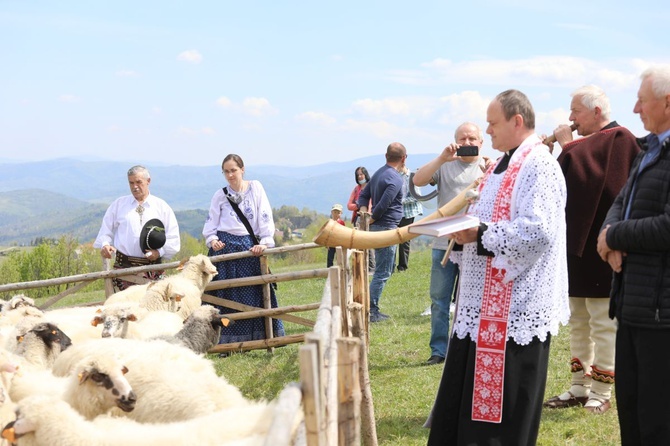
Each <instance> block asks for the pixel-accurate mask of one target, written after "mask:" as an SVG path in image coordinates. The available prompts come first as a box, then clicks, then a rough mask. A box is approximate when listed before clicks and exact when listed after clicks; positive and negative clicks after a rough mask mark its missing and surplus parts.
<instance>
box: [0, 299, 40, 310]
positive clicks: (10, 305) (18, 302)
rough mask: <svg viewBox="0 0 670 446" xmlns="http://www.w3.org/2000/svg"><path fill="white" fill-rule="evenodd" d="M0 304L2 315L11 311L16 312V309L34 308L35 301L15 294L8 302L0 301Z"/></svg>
mask: <svg viewBox="0 0 670 446" xmlns="http://www.w3.org/2000/svg"><path fill="white" fill-rule="evenodd" d="M0 303H1V304H2V309H1V310H0V311H1V312H2V313H6V312H8V311H11V310H16V309H17V308H20V307H25V306H28V307H34V306H35V301H34V300H33V299H31V298H30V297H28V296H26V295H25V294H16V295H14V296H12V298H11V299H9V300H8V301H4V300H0Z"/></svg>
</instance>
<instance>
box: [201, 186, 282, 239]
mask: <svg viewBox="0 0 670 446" xmlns="http://www.w3.org/2000/svg"><path fill="white" fill-rule="evenodd" d="M228 187H230V186H228ZM242 195H243V199H242V201H241V202H240V203H239V204H238V206H239V207H240V210H241V211H242V213H243V214H244V216H245V217H247V220H249V224H250V225H251V229H253V230H254V235H257V236H258V237H260V239H261V241H260V244H262V245H266V246H267V247H268V248H272V247H274V246H275V241H274V234H275V223H274V220H273V219H272V206H270V201H269V200H268V197H267V195H266V194H265V189H263V185H262V184H261V183H260V182H258V181H255V180H251V181H249V187H248V188H247V190H246V191H245V192H244V193H242ZM217 231H222V232H227V233H229V234H232V235H248V234H249V231H247V228H245V227H244V224H243V223H242V222H241V221H240V218H239V217H238V216H237V214H236V213H235V211H234V210H233V208H232V206H231V205H230V202H229V201H228V198H227V197H226V195H225V194H224V193H223V188H221V189H219V190H217V191H216V192H215V193H214V196H213V197H212V201H211V204H210V206H209V215H208V216H207V221H205V226H204V227H203V228H202V235H203V236H204V237H205V242H206V243H207V246H209V247H211V243H212V242H213V241H214V240H216V239H217V235H216V233H217Z"/></svg>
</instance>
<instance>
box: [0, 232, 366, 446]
mask: <svg viewBox="0 0 670 446" xmlns="http://www.w3.org/2000/svg"><path fill="white" fill-rule="evenodd" d="M317 247H319V248H321V246H320V245H317V244H315V243H305V244H300V245H292V246H285V247H281V248H271V249H267V250H266V251H265V255H264V256H262V257H261V273H262V274H261V275H260V276H257V277H246V278H241V279H229V280H221V281H213V282H211V283H210V284H209V285H208V286H207V288H206V290H205V291H212V290H218V289H224V288H229V287H236V286H247V285H263V286H264V289H265V293H264V300H265V302H264V308H255V307H249V306H246V305H242V304H239V303H237V302H233V301H229V300H225V299H220V298H218V297H214V296H212V295H210V294H209V293H205V294H204V295H203V296H202V300H203V302H206V303H211V304H216V305H222V306H226V307H229V308H232V309H235V310H238V311H239V313H234V314H231V315H229V317H230V318H231V319H246V318H255V317H264V318H265V320H266V328H267V331H266V333H268V334H269V336H268V337H267V339H264V340H258V341H248V342H240V343H235V344H220V345H217V346H214V347H213V348H212V349H211V350H210V353H220V352H227V351H246V350H253V349H270V350H271V349H272V348H274V347H277V346H280V345H287V344H292V343H303V345H302V346H301V347H300V350H299V362H300V380H301V382H300V384H297V383H289V384H288V385H287V386H286V387H285V388H284V389H283V391H282V392H281V393H280V395H279V396H278V405H277V406H278V410H277V412H276V413H275V418H274V420H273V426H272V428H271V431H270V435H268V440H267V443H266V444H267V445H268V446H269V445H270V444H272V445H273V446H274V445H286V446H301V445H307V446H331V445H333V446H334V445H359V444H364V445H366V446H375V445H376V444H377V437H376V428H375V421H374V408H373V403H372V394H371V391H370V380H369V375H368V365H367V351H368V345H369V344H368V342H369V341H368V328H369V327H368V320H369V319H368V314H369V288H368V260H367V253H366V252H364V251H357V250H349V251H347V250H343V249H342V248H337V255H336V259H337V262H336V266H333V267H331V268H322V269H312V270H305V271H295V272H287V273H279V274H272V273H270V272H269V268H268V264H267V257H266V256H271V255H273V254H279V253H286V252H293V251H300V250H305V249H312V248H317ZM250 255H251V254H250V253H245V252H242V253H235V254H224V255H220V256H213V257H210V260H211V261H212V262H214V263H216V262H219V261H227V260H234V259H238V258H243V257H246V256H250ZM178 266H179V262H172V263H164V264H160V265H147V266H142V267H134V268H127V269H122V270H108V271H101V272H95V273H88V274H80V275H75V276H69V277H60V278H55V279H48V280H39V281H33V282H22V283H14V284H4V285H0V293H6V292H15V291H21V290H28V289H35V288H40V287H46V286H54V285H62V284H70V283H71V284H74V285H73V286H72V287H70V288H68V289H67V290H65V291H63V292H62V293H59V294H58V295H56V296H53V297H51V298H49V299H47V301H46V302H45V303H44V304H43V305H42V306H41V308H43V309H46V308H49V307H51V306H53V305H54V304H55V303H56V302H58V301H59V300H61V299H63V298H64V297H65V296H67V295H69V294H72V293H74V292H76V291H78V290H80V289H81V288H83V287H84V286H86V285H87V284H89V283H91V282H92V281H95V280H105V281H107V282H111V279H113V278H115V277H123V278H124V279H128V278H130V279H131V280H133V281H137V282H141V280H138V279H137V277H138V275H140V274H141V273H143V272H145V271H156V270H169V269H174V268H177V267H178ZM133 277H135V278H134V279H133ZM312 278H326V284H325V287H324V290H323V294H322V296H321V301H320V302H317V303H313V304H307V305H293V306H285V307H279V308H270V294H269V287H270V284H271V283H278V282H285V281H289V280H304V279H312ZM107 290H109V286H107ZM107 292H109V291H107ZM101 303H102V302H95V303H91V304H101ZM315 309H318V311H317V317H316V321H311V320H309V319H306V318H303V317H300V316H296V315H295V314H294V313H297V312H302V311H309V310H315ZM271 318H277V319H282V320H284V321H287V322H293V323H297V324H301V325H304V326H307V327H310V328H313V331H311V332H308V333H304V334H297V335H288V336H281V337H274V336H273V334H272V324H271ZM301 410H302V411H303V413H304V421H303V422H302V423H301V424H300V426H299V428H298V430H297V432H298V435H297V436H296V437H295V438H292V435H291V433H292V432H293V430H291V429H290V427H291V424H292V422H291V420H293V419H295V416H296V414H297V413H298V412H299V411H301Z"/></svg>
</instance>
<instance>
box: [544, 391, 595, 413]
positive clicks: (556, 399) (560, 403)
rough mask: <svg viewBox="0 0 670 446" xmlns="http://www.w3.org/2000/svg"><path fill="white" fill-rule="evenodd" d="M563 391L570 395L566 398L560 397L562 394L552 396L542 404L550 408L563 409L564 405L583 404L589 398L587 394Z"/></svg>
mask: <svg viewBox="0 0 670 446" xmlns="http://www.w3.org/2000/svg"><path fill="white" fill-rule="evenodd" d="M565 393H567V394H568V395H569V396H570V397H569V398H567V399H561V396H562V395H558V396H552V397H551V398H549V399H548V400H547V401H545V402H544V404H543V406H544V407H548V408H550V409H564V408H566V407H575V406H583V405H584V404H586V402H587V401H588V399H589V397H588V396H574V395H573V394H572V393H570V392H565ZM563 395H565V394H563Z"/></svg>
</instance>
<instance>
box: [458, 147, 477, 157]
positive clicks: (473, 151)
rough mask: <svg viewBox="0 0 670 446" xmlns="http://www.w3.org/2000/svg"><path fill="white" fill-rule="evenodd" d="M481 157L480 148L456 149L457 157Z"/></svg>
mask: <svg viewBox="0 0 670 446" xmlns="http://www.w3.org/2000/svg"><path fill="white" fill-rule="evenodd" d="M477 155H479V147H477V146H460V147H459V148H458V149H456V156H477Z"/></svg>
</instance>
